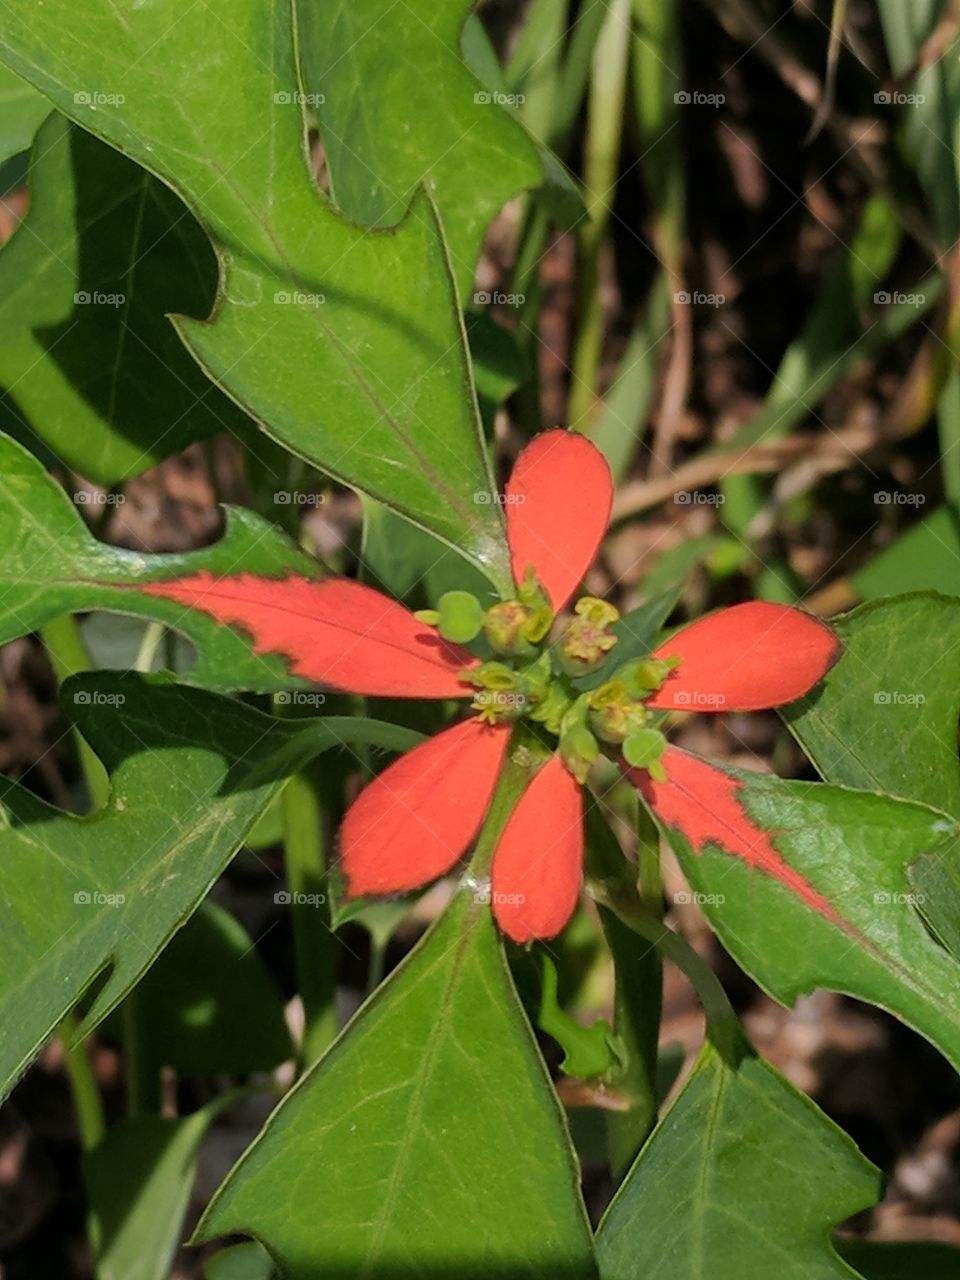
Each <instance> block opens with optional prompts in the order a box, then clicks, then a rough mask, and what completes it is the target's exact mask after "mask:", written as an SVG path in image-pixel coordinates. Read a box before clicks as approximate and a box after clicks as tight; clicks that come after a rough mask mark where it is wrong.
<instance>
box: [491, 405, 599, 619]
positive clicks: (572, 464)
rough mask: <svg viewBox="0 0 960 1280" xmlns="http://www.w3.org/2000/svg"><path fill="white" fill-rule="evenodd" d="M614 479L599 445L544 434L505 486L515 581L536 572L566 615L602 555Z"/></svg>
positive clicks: (529, 447) (572, 435)
mask: <svg viewBox="0 0 960 1280" xmlns="http://www.w3.org/2000/svg"><path fill="white" fill-rule="evenodd" d="M612 502H613V481H612V479H611V477H610V468H609V467H608V466H607V463H606V459H605V458H604V456H603V454H602V453H601V452H600V450H599V449H597V448H596V446H595V445H592V444H591V443H590V441H589V440H587V439H585V438H584V437H583V436H581V435H576V434H575V433H574V432H571V431H562V430H556V431H545V432H544V433H543V434H542V435H539V436H537V438H536V439H535V440H533V441H532V442H531V443H530V444H528V445H527V447H526V448H525V449H524V450H523V452H522V453H521V454H520V456H519V457H518V458H517V461H516V464H515V466H514V468H513V474H512V475H511V476H510V482H509V484H508V485H507V492H506V518H507V541H508V542H509V544H510V557H511V562H512V564H513V576H514V578H515V579H516V581H517V582H520V581H521V580H522V578H523V576H524V574H525V572H526V571H527V568H528V567H529V566H532V567H533V569H534V572H535V573H536V575H537V577H538V579H539V580H540V583H541V585H542V586H543V588H544V590H545V591H546V593H547V595H548V596H549V597H550V602H551V604H552V605H553V608H554V610H558V609H562V608H563V606H564V605H565V604H566V603H567V601H568V600H569V599H570V597H571V596H572V595H573V593H574V591H575V590H576V589H577V587H578V586H579V585H580V583H581V582H582V580H583V576H584V574H585V573H586V572H587V570H588V569H589V568H590V565H591V564H592V563H593V560H594V558H595V556H596V554H597V550H598V549H599V546H600V543H601V541H602V540H603V535H604V533H605V532H606V529H607V523H608V521H609V519H610V506H611V503H612Z"/></svg>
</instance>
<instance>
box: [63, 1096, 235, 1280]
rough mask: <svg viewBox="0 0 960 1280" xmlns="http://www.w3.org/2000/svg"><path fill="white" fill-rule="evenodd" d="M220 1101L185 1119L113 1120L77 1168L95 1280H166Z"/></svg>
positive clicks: (221, 1103) (220, 1106)
mask: <svg viewBox="0 0 960 1280" xmlns="http://www.w3.org/2000/svg"><path fill="white" fill-rule="evenodd" d="M222 1107H223V1101H222V1100H221V1101H219V1102H217V1103H214V1104H213V1105H212V1106H209V1107H205V1108H204V1109H203V1110H202V1111H197V1112H195V1113H194V1114H193V1115H192V1116H189V1117H188V1118H187V1119H185V1120H171V1119H166V1118H164V1117H161V1116H140V1117H138V1118H137V1119H135V1120H121V1121H120V1123H119V1124H117V1125H115V1126H114V1127H113V1128H112V1129H110V1130H109V1131H108V1133H107V1136H106V1137H105V1138H104V1140H103V1141H102V1142H101V1143H100V1144H99V1145H98V1146H97V1147H95V1148H94V1150H93V1151H92V1152H90V1154H89V1155H88V1156H87V1157H86V1160H85V1162H84V1175H85V1181H86V1184H87V1193H88V1196H89V1200H90V1212H91V1216H92V1219H93V1222H92V1236H93V1240H94V1244H95V1247H96V1252H97V1280H167V1277H168V1276H169V1274H170V1271H169V1268H170V1263H171V1261H172V1259H173V1255H174V1253H175V1252H176V1249H177V1245H178V1244H179V1243H180V1235H181V1231H182V1230H183V1219H184V1216H185V1214H186V1210H187V1204H188V1201H189V1199H190V1190H191V1187H192V1185H193V1178H194V1171H195V1162H196V1156H197V1149H198V1147H199V1146H200V1142H201V1139H202V1138H203V1136H204V1134H205V1133H206V1131H207V1129H208V1127H209V1125H210V1123H211V1122H212V1121H213V1119H214V1117H215V1116H216V1114H217V1112H218V1111H220V1110H221V1109H222Z"/></svg>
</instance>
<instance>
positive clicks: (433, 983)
mask: <svg viewBox="0 0 960 1280" xmlns="http://www.w3.org/2000/svg"><path fill="white" fill-rule="evenodd" d="M237 1232H240V1233H245V1234H251V1235H255V1236H256V1238H257V1239H258V1240H259V1241H260V1242H261V1243H263V1244H264V1245H265V1246H266V1247H267V1248H268V1249H269V1250H270V1252H271V1254H272V1255H273V1257H274V1258H275V1260H276V1262H277V1264H278V1266H279V1267H280V1269H281V1270H282V1271H283V1273H284V1275H285V1276H288V1277H289V1278H290V1280H308V1278H309V1280H317V1278H318V1277H320V1276H324V1277H330V1278H331V1280H332V1278H333V1277H336V1278H337V1280H347V1277H353V1276H357V1277H359V1276H369V1275H385V1276H386V1275H389V1276H390V1277H391V1280H403V1278H405V1277H410V1280H413V1278H414V1277H417V1276H425V1275H431V1276H432V1275H437V1276H440V1275H456V1276H457V1277H458V1280H479V1278H480V1277H484V1278H485V1280H507V1277H510V1280H520V1278H521V1277H543V1280H548V1278H549V1280H580V1278H581V1277H583V1278H586V1277H590V1276H592V1275H594V1269H593V1262H592V1258H591V1253H590V1241H589V1234H588V1231H587V1227H586V1222H585V1219H584V1215H583V1209H582V1206H581V1204H580V1202H579V1193H578V1190H577V1179H576V1172H575V1169H574V1166H573V1161H572V1157H571V1152H570V1149H569V1143H568V1140H567V1137H566V1135H565V1133H564V1131H563V1127H562V1121H561V1117H560V1113H559V1108H558V1105H557V1102H556V1098H555V1097H554V1095H553V1093H552V1090H551V1088H550V1085H549V1082H548V1080H547V1077H546V1074H545V1072H544V1067H543V1063H542V1061H541V1059H540V1057H539V1054H538V1052H537V1050H536V1047H535V1044H534V1041H533V1039H532V1037H531V1033H530V1029H529V1026H528V1024H527V1022H526V1019H525V1018H524V1016H523V1013H522V1011H521V1009H520V1006H519V1003H518V1001H517V998H516V995H515V992H514V990H513V987H512V984H511V982H510V979H509V976H508V974H507V971H506V968H505V966H504V961H503V958H502V954H501V951H500V944H499V942H498V939H497V935H496V931H495V928H494V925H493V922H492V919H491V916H490V912H489V908H488V907H486V906H484V905H482V904H479V903H477V902H476V901H475V895H472V894H470V893H469V892H464V891H461V892H460V893H459V894H458V895H457V898H456V899H455V901H454V903H453V904H452V906H451V907H450V908H449V909H448V911H447V912H446V913H445V914H444V916H443V917H441V919H440V920H439V921H438V922H437V924H436V925H435V926H434V928H433V929H432V930H431V931H430V933H429V934H428V935H427V937H426V938H425V939H424V940H423V941H422V942H421V943H420V945H419V946H418V947H417V948H416V949H415V950H414V951H413V952H412V953H411V955H410V956H409V957H408V958H407V960H406V961H405V962H404V963H403V964H402V965H401V966H400V968H399V969H398V970H395V971H394V973H393V974H392V975H391V977H390V979H389V980H388V981H387V982H386V983H385V984H384V985H383V986H382V987H380V988H379V990H378V992H377V994H376V995H375V996H374V997H373V998H372V999H371V1000H370V1001H368V1003H367V1004H366V1005H364V1007H363V1008H362V1010H361V1011H360V1013H359V1014H358V1015H357V1017H356V1019H355V1020H354V1022H353V1023H352V1024H351V1026H350V1028H349V1029H348V1030H347V1031H346V1032H345V1033H344V1034H343V1035H342V1036H341V1038H340V1039H339V1040H338V1041H337V1042H336V1043H335V1044H334V1045H333V1047H332V1048H331V1049H330V1051H329V1052H328V1053H327V1055H326V1056H325V1057H324V1058H323V1059H321V1061H320V1062H319V1063H318V1064H317V1065H316V1066H315V1067H314V1068H313V1070H312V1071H311V1072H310V1073H309V1074H308V1075H307V1076H305V1077H304V1079H303V1080H302V1081H301V1083H300V1084H299V1085H298V1086H297V1087H296V1088H295V1089H294V1090H293V1092H292V1093H291V1094H290V1095H289V1096H288V1097H287V1098H286V1099H285V1100H284V1102H282V1103H281V1105H280V1106H279V1107H278V1109H277V1110H276V1111H275V1112H274V1114H273V1116H272V1117H271V1119H270V1120H269V1121H268V1123H267V1126H266V1128H265V1129H264V1130H263V1132H262V1133H261V1134H260V1136H259V1137H258V1139H257V1140H256V1142H255V1143H254V1145H253V1146H252V1147H251V1148H250V1149H249V1151H248V1152H247V1153H246V1154H245V1156H244V1157H243V1158H242V1160H241V1161H240V1163H239V1164H238V1165H237V1166H236V1168H235V1169H234V1170H233V1172H232V1173H231V1174H230V1176H229V1177H228V1179H227V1181H226V1182H225V1183H224V1185H223V1187H221V1189H220V1191H219V1192H218V1193H217V1196H216V1198H215V1199H214V1201H213V1202H212V1204H211V1206H210V1208H209V1209H208V1210H207V1213H206V1216H205V1217H204V1219H203V1221H202V1222H201V1225H200V1228H199V1236H200V1238H201V1239H204V1240H207V1239H210V1238H211V1237H213V1236H217V1235H223V1234H228V1233H230V1234H232V1233H237Z"/></svg>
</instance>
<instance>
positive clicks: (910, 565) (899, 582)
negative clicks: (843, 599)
mask: <svg viewBox="0 0 960 1280" xmlns="http://www.w3.org/2000/svg"><path fill="white" fill-rule="evenodd" d="M850 581H851V582H852V583H853V585H854V587H856V589H857V592H858V593H859V594H860V595H861V596H863V598H864V599H865V600H874V599H876V598H877V596H892V595H899V594H900V593H902V592H910V591H916V590H918V589H923V588H927V589H929V590H931V591H943V592H945V593H946V594H947V595H951V594H956V593H957V592H960V515H958V513H957V511H956V510H955V509H954V508H953V507H952V506H951V505H950V504H949V503H944V504H943V506H941V507H937V509H936V510H935V511H932V512H931V513H930V515H928V516H925V517H924V518H923V519H922V520H921V521H920V522H919V523H918V524H915V525H913V526H912V527H911V528H909V529H908V530H907V531H906V533H902V534H901V535H900V536H899V537H898V538H897V539H896V541H895V542H892V543H891V544H890V546H889V547H887V548H886V549H885V550H883V551H881V552H880V553H879V555H876V556H874V558H873V559H872V560H871V561H870V562H869V563H868V564H867V565H865V566H864V568H862V569H860V570H859V571H858V572H857V573H855V574H853V575H852V577H851V579H850Z"/></svg>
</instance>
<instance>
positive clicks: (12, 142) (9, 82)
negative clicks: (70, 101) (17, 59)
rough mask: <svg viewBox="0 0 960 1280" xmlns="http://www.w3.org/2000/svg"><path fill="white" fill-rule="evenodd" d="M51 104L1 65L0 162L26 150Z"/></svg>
mask: <svg viewBox="0 0 960 1280" xmlns="http://www.w3.org/2000/svg"><path fill="white" fill-rule="evenodd" d="M51 110H52V107H51V105H50V103H49V102H48V101H47V99H46V98H45V97H44V96H43V94H42V93H37V91H36V89H34V88H32V87H31V86H30V85H29V84H27V82H26V81H25V80H21V79H20V77H19V76H18V75H15V74H14V73H13V72H12V71H10V70H9V69H8V68H7V67H2V68H0V164H2V163H3V162H4V161H6V160H9V159H10V157H11V156H15V155H19V153H20V152H21V151H27V150H29V148H30V144H31V143H32V142H33V135H34V134H35V133H36V132H37V130H38V129H39V128H40V125H41V123H42V122H43V121H44V120H45V119H46V117H47V116H48V115H49V114H50V112H51Z"/></svg>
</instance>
